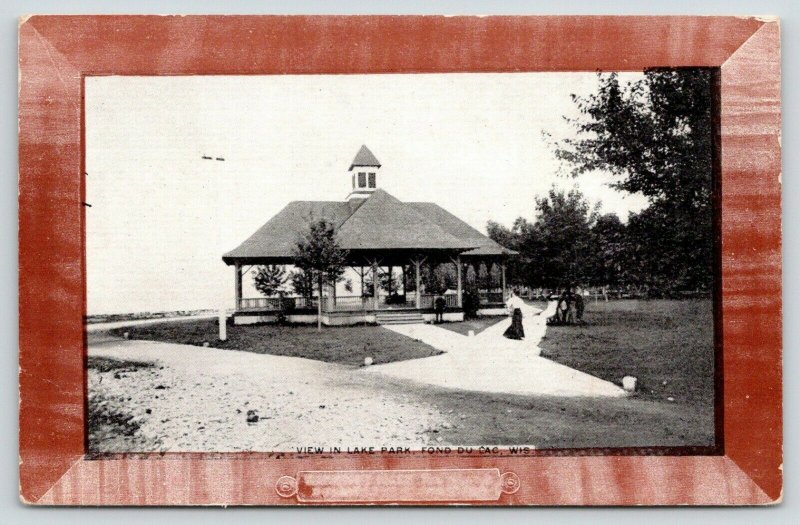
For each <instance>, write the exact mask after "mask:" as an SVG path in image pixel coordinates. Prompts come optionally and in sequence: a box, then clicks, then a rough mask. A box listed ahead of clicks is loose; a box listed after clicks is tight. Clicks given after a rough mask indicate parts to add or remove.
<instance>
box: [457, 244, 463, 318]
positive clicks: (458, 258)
mask: <svg viewBox="0 0 800 525" xmlns="http://www.w3.org/2000/svg"><path fill="white" fill-rule="evenodd" d="M455 263H456V280H457V281H458V290H457V292H458V296H457V297H458V307H459V308H462V307H463V303H462V301H461V256H460V255H459V256H457V257H456V261H455Z"/></svg>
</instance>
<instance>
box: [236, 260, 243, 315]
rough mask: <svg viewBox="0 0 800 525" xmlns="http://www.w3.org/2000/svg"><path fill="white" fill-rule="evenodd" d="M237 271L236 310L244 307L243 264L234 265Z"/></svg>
mask: <svg viewBox="0 0 800 525" xmlns="http://www.w3.org/2000/svg"><path fill="white" fill-rule="evenodd" d="M234 269H235V271H236V310H237V311H238V310H239V309H241V307H242V265H241V264H239V263H236V265H235V266H234Z"/></svg>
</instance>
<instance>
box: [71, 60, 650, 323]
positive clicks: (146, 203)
mask: <svg viewBox="0 0 800 525" xmlns="http://www.w3.org/2000/svg"><path fill="white" fill-rule="evenodd" d="M637 76H638V75H636V74H632V73H625V74H623V75H621V79H622V80H632V79H635V78H637ZM596 88H597V76H596V75H595V74H593V73H480V74H473V73H456V74H404V75H382V74H381V75H278V76H185V77H119V76H110V77H89V78H87V79H86V165H87V172H88V176H87V187H86V194H87V202H88V203H89V204H91V208H87V211H86V215H87V221H86V239H87V241H86V244H87V246H86V259H87V293H88V297H87V303H88V313H89V314H90V315H92V314H104V313H123V312H145V311H171V310H184V309H186V310H191V309H205V308H211V309H218V308H223V307H224V308H232V307H233V302H234V300H233V298H234V271H233V268H232V267H228V266H226V265H225V264H224V263H223V262H222V259H221V257H222V254H223V253H225V252H227V251H229V250H231V249H233V248H235V247H236V246H237V245H238V244H239V243H241V242H242V241H244V240H245V239H246V238H247V237H248V236H250V235H251V234H252V233H253V232H254V231H255V230H256V229H257V228H258V227H259V226H261V225H262V224H263V223H264V222H266V221H267V220H269V218H270V217H272V216H273V215H275V214H276V213H277V212H279V211H280V210H281V209H282V208H283V207H284V206H285V205H286V204H287V203H289V202H290V201H293V200H344V199H345V198H346V197H347V194H348V193H349V190H350V184H351V181H350V176H349V175H348V172H347V169H348V168H349V166H350V162H351V160H352V159H353V157H354V156H355V154H356V152H357V151H358V149H359V148H360V147H361V145H362V144H366V145H367V146H368V147H369V148H370V149H371V150H372V152H373V153H374V154H375V156H376V157H377V158H378V159H379V160H380V162H381V163H382V168H381V170H380V172H379V180H378V185H379V186H380V187H382V188H383V189H385V190H386V191H388V192H389V193H391V194H392V195H394V196H395V197H397V198H398V199H400V200H403V201H430V202H436V203H437V204H439V205H440V206H442V207H443V208H445V209H447V210H449V211H450V212H452V213H454V214H455V215H456V216H458V217H460V218H461V219H463V220H464V221H466V222H467V223H469V224H471V225H472V226H474V227H475V228H477V229H478V230H480V231H482V232H484V233H485V231H486V222H487V221H488V220H494V221H496V222H500V223H502V224H505V225H507V226H510V225H511V223H512V222H513V221H514V219H516V218H517V217H520V216H522V217H526V218H528V219H533V218H534V217H535V213H534V197H535V196H537V195H544V194H546V193H547V191H548V190H549V189H550V188H551V187H552V186H553V185H555V186H557V187H559V188H565V189H568V188H572V187H577V188H578V189H580V190H581V191H582V192H583V193H584V195H585V196H586V197H587V198H588V199H589V200H591V201H593V202H594V201H600V202H601V203H602V204H601V210H602V211H603V212H615V213H617V214H618V215H619V216H620V218H621V219H623V220H625V219H626V218H627V216H628V213H629V212H631V211H634V212H635V211H639V210H641V209H642V208H644V207H645V206H646V201H645V199H644V198H643V197H642V196H639V195H629V194H626V193H623V192H618V191H616V190H614V189H612V188H610V187H609V186H608V183H609V182H612V181H613V177H611V176H610V175H608V174H605V173H591V174H586V175H583V176H581V177H579V178H571V177H567V176H565V175H564V174H563V169H561V170H559V166H560V164H559V161H558V160H557V159H556V158H555V157H554V155H553V151H552V147H551V146H550V145H549V144H548V140H545V137H544V135H543V132H547V133H549V134H550V135H551V136H552V139H555V140H560V139H563V138H568V137H572V136H574V131H573V129H572V127H571V126H570V125H569V124H568V123H567V122H566V121H565V120H564V118H563V117H565V116H566V117H577V116H578V113H577V110H576V108H575V104H574V103H573V102H572V100H571V98H570V94H572V93H575V94H578V95H586V94H589V93H592V92H594V91H595V90H596ZM203 156H211V157H214V158H217V157H220V158H224V159H225V160H224V161H217V160H206V159H203V158H202V157H203ZM253 293H255V292H254V291H253V290H252V286H250V283H249V279H247V278H246V279H245V296H248V295H250V296H254V295H252V294H253Z"/></svg>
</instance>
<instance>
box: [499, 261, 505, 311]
mask: <svg viewBox="0 0 800 525" xmlns="http://www.w3.org/2000/svg"><path fill="white" fill-rule="evenodd" d="M500 275H501V276H502V281H501V282H502V286H503V302H504V303H505V302H506V263H500Z"/></svg>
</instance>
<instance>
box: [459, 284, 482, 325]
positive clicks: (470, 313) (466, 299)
mask: <svg viewBox="0 0 800 525" xmlns="http://www.w3.org/2000/svg"><path fill="white" fill-rule="evenodd" d="M461 304H462V307H463V308H464V317H465V318H467V319H475V318H477V317H478V310H479V309H480V307H481V300H480V297H479V296H478V294H477V293H476V292H474V291H471V290H470V291H466V292H464V295H463V296H462V297H461Z"/></svg>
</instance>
